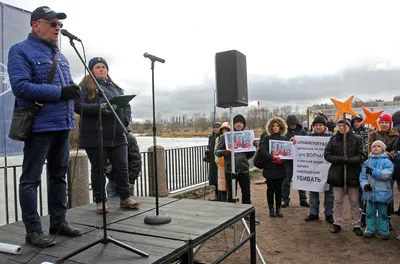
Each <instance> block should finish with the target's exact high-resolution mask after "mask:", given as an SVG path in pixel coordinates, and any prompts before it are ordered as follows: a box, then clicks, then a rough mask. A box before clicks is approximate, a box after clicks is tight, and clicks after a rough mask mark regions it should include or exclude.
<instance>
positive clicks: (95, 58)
mask: <svg viewBox="0 0 400 264" xmlns="http://www.w3.org/2000/svg"><path fill="white" fill-rule="evenodd" d="M100 62H101V63H103V64H104V65H106V68H107V71H108V64H107V61H106V60H105V59H104V58H102V57H94V58H93V59H91V60H90V61H89V69H90V70H92V69H93V67H94V65H96V64H97V63H100Z"/></svg>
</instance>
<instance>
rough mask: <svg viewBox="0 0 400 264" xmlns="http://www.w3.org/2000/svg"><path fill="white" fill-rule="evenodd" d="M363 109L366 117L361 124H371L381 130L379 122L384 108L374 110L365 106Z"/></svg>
mask: <svg viewBox="0 0 400 264" xmlns="http://www.w3.org/2000/svg"><path fill="white" fill-rule="evenodd" d="M362 110H363V111H364V114H365V118H364V120H363V121H362V122H361V123H360V124H371V125H372V127H374V128H376V129H377V130H380V129H381V128H380V126H379V123H378V118H379V117H380V116H381V114H382V113H383V112H384V110H380V111H376V112H372V111H370V110H368V108H366V107H364V106H363V107H362Z"/></svg>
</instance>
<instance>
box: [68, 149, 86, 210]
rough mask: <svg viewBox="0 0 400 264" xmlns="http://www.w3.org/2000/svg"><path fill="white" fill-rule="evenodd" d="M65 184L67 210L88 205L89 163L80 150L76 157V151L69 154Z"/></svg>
mask: <svg viewBox="0 0 400 264" xmlns="http://www.w3.org/2000/svg"><path fill="white" fill-rule="evenodd" d="M74 170H75V171H74ZM67 182H68V208H73V207H76V206H80V205H85V204H88V203H90V194H89V161H88V158H87V155H86V153H85V152H84V151H82V150H80V151H79V152H78V156H77V155H76V151H71V152H70V163H69V169H68V174H67Z"/></svg>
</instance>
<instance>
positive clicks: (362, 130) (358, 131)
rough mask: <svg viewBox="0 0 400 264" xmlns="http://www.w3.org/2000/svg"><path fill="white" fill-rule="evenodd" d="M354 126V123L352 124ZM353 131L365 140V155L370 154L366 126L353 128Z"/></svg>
mask: <svg viewBox="0 0 400 264" xmlns="http://www.w3.org/2000/svg"><path fill="white" fill-rule="evenodd" d="M352 124H353V122H352ZM351 131H353V133H354V134H356V135H357V136H359V137H361V138H362V140H363V144H364V152H365V155H367V153H368V131H367V129H366V128H365V127H364V126H360V127H359V128H355V127H352V128H351Z"/></svg>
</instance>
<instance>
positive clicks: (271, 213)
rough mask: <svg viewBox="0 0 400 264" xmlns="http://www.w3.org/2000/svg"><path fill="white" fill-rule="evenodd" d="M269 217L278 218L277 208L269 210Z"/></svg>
mask: <svg viewBox="0 0 400 264" xmlns="http://www.w3.org/2000/svg"><path fill="white" fill-rule="evenodd" d="M269 216H271V217H276V214H275V208H274V207H270V208H269Z"/></svg>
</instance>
